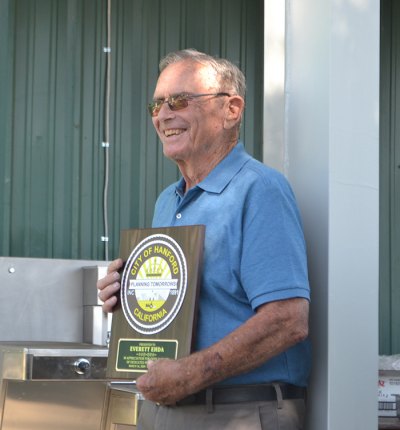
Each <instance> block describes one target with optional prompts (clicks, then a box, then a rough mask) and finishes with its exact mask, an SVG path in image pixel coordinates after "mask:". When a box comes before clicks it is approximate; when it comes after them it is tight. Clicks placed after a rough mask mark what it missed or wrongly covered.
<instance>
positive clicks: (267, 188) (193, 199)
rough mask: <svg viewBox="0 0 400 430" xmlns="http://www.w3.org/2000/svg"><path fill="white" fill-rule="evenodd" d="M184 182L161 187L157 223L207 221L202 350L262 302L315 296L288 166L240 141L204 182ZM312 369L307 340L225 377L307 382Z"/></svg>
mask: <svg viewBox="0 0 400 430" xmlns="http://www.w3.org/2000/svg"><path fill="white" fill-rule="evenodd" d="M184 189H185V182H184V180H183V178H182V179H181V180H180V181H178V182H177V183H175V184H172V185H170V186H169V187H168V188H166V189H165V190H164V191H163V192H162V193H161V195H160V196H159V198H158V200H157V202H156V206H155V213H154V218H153V227H167V226H181V225H195V224H204V225H205V226H206V235H205V243H204V256H203V274H202V283H201V289H200V302H199V315H198V325H197V330H196V349H197V350H200V349H203V348H206V347H208V346H210V345H212V344H213V343H215V342H217V341H219V340H220V339H221V338H223V337H224V336H226V335H227V334H229V333H231V332H232V331H233V330H235V329H236V328H237V327H239V326H240V325H241V324H243V323H244V322H245V321H247V320H248V319H249V318H251V317H252V316H253V315H254V313H255V311H256V309H257V307H258V306H260V305H262V304H265V303H268V302H271V301H276V300H283V299H288V298H294V297H302V298H305V299H309V297H310V291H309V283H308V276H307V260H306V249H305V242H304V237H303V232H302V225H301V220H300V216H299V211H298V209H297V205H296V202H295V198H294V195H293V192H292V190H291V188H290V186H289V184H288V182H287V180H286V179H285V177H284V176H283V175H282V174H281V173H279V172H277V171H276V170H273V169H271V168H269V167H267V166H265V165H264V164H262V163H260V162H259V161H257V160H255V159H254V158H252V157H251V156H250V155H249V154H247V153H246V151H245V149H244V147H243V144H242V143H238V144H237V145H236V146H235V147H234V148H233V150H232V151H231V152H230V153H229V154H228V155H227V156H226V157H225V158H224V159H223V160H222V161H221V162H220V163H219V164H218V165H217V166H216V167H215V168H214V169H213V170H212V171H211V172H210V173H209V175H208V176H207V177H206V178H205V179H204V180H203V181H201V182H200V183H199V184H197V185H196V186H195V187H193V188H191V189H190V190H189V191H188V192H187V193H186V194H185V193H184ZM238 353H239V351H238ZM309 369H310V348H309V342H308V340H306V341H304V342H301V343H299V344H297V345H295V346H293V347H292V348H290V349H288V350H287V351H285V352H284V353H282V354H280V355H278V356H276V357H274V358H272V359H270V360H268V361H267V362H266V363H265V364H264V365H262V366H261V367H259V368H257V369H254V370H252V371H251V372H249V373H246V374H242V375H239V376H236V377H234V378H230V379H228V380H226V381H224V382H223V383H230V384H232V383H234V384H248V383H261V382H272V381H280V382H288V383H292V384H295V385H300V386H305V385H306V384H307V378H308V374H309Z"/></svg>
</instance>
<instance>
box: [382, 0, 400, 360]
mask: <svg viewBox="0 0 400 430" xmlns="http://www.w3.org/2000/svg"><path fill="white" fill-rule="evenodd" d="M399 22H400V2H399V1H398V0H383V1H382V2H381V78H380V82H381V88H380V260H379V264H380V306H379V310H380V353H381V354H400V26H399Z"/></svg>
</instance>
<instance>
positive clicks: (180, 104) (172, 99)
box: [147, 93, 230, 117]
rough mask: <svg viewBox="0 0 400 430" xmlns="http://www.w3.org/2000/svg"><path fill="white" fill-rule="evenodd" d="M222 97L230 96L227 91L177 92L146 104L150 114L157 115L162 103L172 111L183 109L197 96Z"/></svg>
mask: <svg viewBox="0 0 400 430" xmlns="http://www.w3.org/2000/svg"><path fill="white" fill-rule="evenodd" d="M206 96H213V97H222V96H227V97H230V94H228V93H206V94H177V95H175V96H169V97H167V98H165V99H156V100H153V101H152V102H151V103H149V104H148V106H147V108H148V110H149V113H150V115H151V116H153V117H154V116H157V115H158V113H159V112H160V110H161V107H162V105H163V104H164V103H167V104H168V107H169V108H170V109H171V110H172V111H176V110H181V109H185V108H186V107H188V105H189V100H192V99H195V98H197V97H206Z"/></svg>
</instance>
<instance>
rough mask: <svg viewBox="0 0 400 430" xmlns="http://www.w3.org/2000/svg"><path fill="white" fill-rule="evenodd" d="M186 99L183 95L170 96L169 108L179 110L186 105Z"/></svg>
mask: <svg viewBox="0 0 400 430" xmlns="http://www.w3.org/2000/svg"><path fill="white" fill-rule="evenodd" d="M188 104H189V103H188V99H187V97H185V96H178V97H171V99H170V100H169V102H168V106H169V108H170V109H171V110H180V109H185V108H186V107H188Z"/></svg>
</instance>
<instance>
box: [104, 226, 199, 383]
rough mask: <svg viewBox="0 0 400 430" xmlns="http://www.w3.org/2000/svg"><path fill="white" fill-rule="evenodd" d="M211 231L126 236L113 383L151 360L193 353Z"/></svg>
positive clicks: (139, 370) (188, 228)
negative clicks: (205, 251)
mask: <svg viewBox="0 0 400 430" xmlns="http://www.w3.org/2000/svg"><path fill="white" fill-rule="evenodd" d="M204 234H205V226H203V225H195V226H181V227H166V228H154V229H131V230H123V231H122V232H121V243H120V255H121V257H122V258H123V260H124V261H125V265H124V269H123V270H122V273H121V291H120V300H119V304H118V305H117V307H116V310H115V312H114V314H113V321H112V329H111V339H110V351H109V356H108V362H107V377H108V378H110V379H114V380H115V379H122V380H124V379H129V380H132V379H133V378H135V377H136V376H139V375H140V374H143V373H144V372H146V371H147V361H148V360H158V359H161V358H170V359H177V358H180V357H184V356H186V355H189V354H190V353H191V351H192V347H193V342H194V337H195V333H194V331H195V327H196V315H197V299H198V294H199V281H200V273H201V261H202V255H203V245H204Z"/></svg>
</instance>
